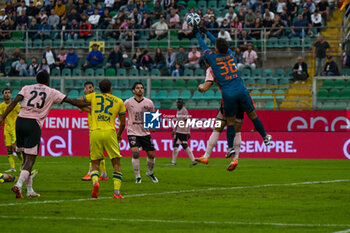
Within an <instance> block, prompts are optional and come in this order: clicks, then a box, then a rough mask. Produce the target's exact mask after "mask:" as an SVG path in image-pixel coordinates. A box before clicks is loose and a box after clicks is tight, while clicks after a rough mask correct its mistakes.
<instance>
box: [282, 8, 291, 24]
mask: <svg viewBox="0 0 350 233" xmlns="http://www.w3.org/2000/svg"><path fill="white" fill-rule="evenodd" d="M285 8H286V7H285ZM280 21H281V22H282V23H283V26H285V27H288V26H289V16H288V14H287V10H286V9H283V10H282V13H281V15H280Z"/></svg>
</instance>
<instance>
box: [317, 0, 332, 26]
mask: <svg viewBox="0 0 350 233" xmlns="http://www.w3.org/2000/svg"><path fill="white" fill-rule="evenodd" d="M317 9H318V11H319V12H320V14H321V15H322V17H323V19H324V20H325V22H327V21H328V18H329V4H328V1H327V0H321V1H320V2H319V3H318V4H317Z"/></svg>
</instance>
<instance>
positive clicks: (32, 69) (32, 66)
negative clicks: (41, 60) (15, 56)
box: [29, 57, 39, 76]
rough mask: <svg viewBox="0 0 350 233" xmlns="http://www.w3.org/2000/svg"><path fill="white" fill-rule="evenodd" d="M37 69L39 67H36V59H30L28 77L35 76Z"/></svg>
mask: <svg viewBox="0 0 350 233" xmlns="http://www.w3.org/2000/svg"><path fill="white" fill-rule="evenodd" d="M38 67H39V65H38V62H37V60H36V57H32V63H30V65H29V75H30V76H35V75H36V72H37V69H38Z"/></svg>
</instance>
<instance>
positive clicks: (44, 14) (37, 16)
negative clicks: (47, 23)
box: [35, 8, 48, 23]
mask: <svg viewBox="0 0 350 233" xmlns="http://www.w3.org/2000/svg"><path fill="white" fill-rule="evenodd" d="M45 17H46V18H47V19H48V16H47V14H46V11H45V9H44V8H41V10H40V11H39V14H38V15H36V16H35V18H36V19H37V20H38V22H40V23H42V22H43V18H45Z"/></svg>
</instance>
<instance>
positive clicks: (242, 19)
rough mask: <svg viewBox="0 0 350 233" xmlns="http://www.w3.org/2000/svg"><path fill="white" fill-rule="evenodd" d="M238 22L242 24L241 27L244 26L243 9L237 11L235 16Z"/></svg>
mask: <svg viewBox="0 0 350 233" xmlns="http://www.w3.org/2000/svg"><path fill="white" fill-rule="evenodd" d="M237 18H238V21H239V22H243V23H242V25H243V24H244V21H245V12H244V9H243V8H240V9H239V12H238V15H237Z"/></svg>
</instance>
